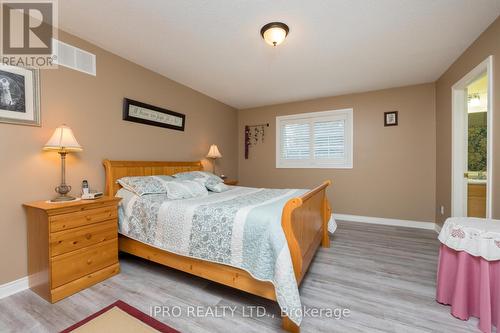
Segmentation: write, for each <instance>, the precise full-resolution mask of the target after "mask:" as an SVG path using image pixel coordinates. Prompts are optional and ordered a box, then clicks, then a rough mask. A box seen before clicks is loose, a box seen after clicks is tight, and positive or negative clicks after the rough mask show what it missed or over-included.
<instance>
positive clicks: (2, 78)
mask: <svg viewBox="0 0 500 333" xmlns="http://www.w3.org/2000/svg"><path fill="white" fill-rule="evenodd" d="M39 101H40V90H39V79H38V69H30V68H22V67H15V66H7V65H3V64H0V122H2V123H9V124H17V125H30V126H40V104H39Z"/></svg>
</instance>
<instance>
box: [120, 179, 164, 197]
mask: <svg viewBox="0 0 500 333" xmlns="http://www.w3.org/2000/svg"><path fill="white" fill-rule="evenodd" d="M172 180H174V178H173V177H170V176H138V177H123V178H120V179H118V180H117V183H118V184H120V185H121V186H122V187H123V188H124V189H126V190H129V191H131V192H133V193H135V194H137V195H138V196H142V195H146V194H164V193H167V188H166V186H165V184H166V183H167V182H169V181H172Z"/></svg>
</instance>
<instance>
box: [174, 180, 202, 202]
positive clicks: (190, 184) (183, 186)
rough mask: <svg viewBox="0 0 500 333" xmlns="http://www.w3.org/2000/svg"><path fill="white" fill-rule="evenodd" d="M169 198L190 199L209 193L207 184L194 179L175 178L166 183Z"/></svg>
mask: <svg viewBox="0 0 500 333" xmlns="http://www.w3.org/2000/svg"><path fill="white" fill-rule="evenodd" d="M165 187H166V189H167V198H169V199H172V200H176V199H189V198H196V197H204V196H207V195H208V191H207V188H206V187H205V185H203V184H201V183H199V182H197V181H194V180H174V181H170V182H166V183H165Z"/></svg>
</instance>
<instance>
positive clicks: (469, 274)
mask: <svg viewBox="0 0 500 333" xmlns="http://www.w3.org/2000/svg"><path fill="white" fill-rule="evenodd" d="M436 300H437V301H438V302H439V303H442V304H448V305H451V314H452V315H453V316H455V317H457V318H460V319H462V320H468V319H469V317H470V316H472V317H477V318H479V325H478V326H479V329H480V330H481V331H482V332H485V333H491V327H492V326H495V327H500V326H499V325H500V261H498V260H497V261H487V260H485V259H483V258H481V257H474V256H472V255H470V254H468V253H467V252H464V251H455V250H453V249H450V248H449V247H447V246H445V245H443V244H441V247H440V249H439V264H438V274H437V291H436Z"/></svg>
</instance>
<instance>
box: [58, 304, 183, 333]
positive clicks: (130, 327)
mask: <svg viewBox="0 0 500 333" xmlns="http://www.w3.org/2000/svg"><path fill="white" fill-rule="evenodd" d="M69 332H73V333H96V332H106V333H113V332H119V333H151V332H162V333H179V331H176V330H174V329H173V328H171V327H169V326H167V325H165V324H163V323H161V322H159V321H158V320H156V319H154V318H152V317H151V316H148V315H147V314H145V313H144V312H141V311H139V310H137V309H136V308H134V307H133V306H130V305H128V304H127V303H125V302H122V301H117V302H115V303H113V304H111V305H109V306H107V307H105V308H104V309H102V310H101V311H98V312H96V313H94V314H93V315H91V316H89V317H87V318H85V319H84V320H82V321H80V322H78V323H76V324H74V325H72V326H70V327H68V328H67V329H65V330H64V331H62V332H61V333H69Z"/></svg>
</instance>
